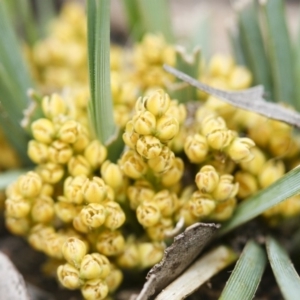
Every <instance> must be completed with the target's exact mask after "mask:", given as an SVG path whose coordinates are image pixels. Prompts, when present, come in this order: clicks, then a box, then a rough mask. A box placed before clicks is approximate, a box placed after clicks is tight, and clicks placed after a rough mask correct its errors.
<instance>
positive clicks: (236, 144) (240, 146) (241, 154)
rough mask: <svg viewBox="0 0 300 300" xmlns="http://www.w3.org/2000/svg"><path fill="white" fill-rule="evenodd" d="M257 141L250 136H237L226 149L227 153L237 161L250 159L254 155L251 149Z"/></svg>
mask: <svg viewBox="0 0 300 300" xmlns="http://www.w3.org/2000/svg"><path fill="white" fill-rule="evenodd" d="M254 146H255V143H254V142H253V141H252V140H251V139H249V138H239V137H238V138H235V139H234V140H233V141H232V143H231V144H230V145H229V147H228V148H227V149H226V153H227V154H228V155H229V157H230V158H231V159H232V160H234V161H235V162H241V161H245V162H247V161H250V160H252V159H253V155H252V153H251V151H250V149H251V148H252V147H254Z"/></svg>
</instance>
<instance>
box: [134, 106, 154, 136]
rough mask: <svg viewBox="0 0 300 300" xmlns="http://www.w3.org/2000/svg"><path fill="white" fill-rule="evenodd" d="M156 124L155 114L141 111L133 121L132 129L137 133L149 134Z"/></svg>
mask: <svg viewBox="0 0 300 300" xmlns="http://www.w3.org/2000/svg"><path fill="white" fill-rule="evenodd" d="M155 126H156V119H155V116H154V115H153V114H152V113H151V112H149V111H142V112H141V113H140V114H139V115H138V116H137V117H136V119H135V121H134V130H135V132H137V133H138V134H142V135H151V134H152V133H153V132H154V130H155Z"/></svg>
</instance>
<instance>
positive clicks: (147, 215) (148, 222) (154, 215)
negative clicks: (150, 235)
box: [136, 201, 161, 227]
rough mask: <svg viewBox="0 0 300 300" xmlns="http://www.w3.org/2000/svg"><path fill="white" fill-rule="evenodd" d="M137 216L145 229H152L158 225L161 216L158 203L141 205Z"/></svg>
mask: <svg viewBox="0 0 300 300" xmlns="http://www.w3.org/2000/svg"><path fill="white" fill-rule="evenodd" d="M136 216H137V219H138V221H139V223H140V224H142V225H143V226H144V227H150V226H154V225H155V224H157V223H158V221H159V219H160V217H161V214H160V210H159V208H158V205H157V203H155V202H153V201H150V202H143V203H142V204H141V205H139V207H138V208H137V210H136Z"/></svg>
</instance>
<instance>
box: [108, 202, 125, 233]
mask: <svg viewBox="0 0 300 300" xmlns="http://www.w3.org/2000/svg"><path fill="white" fill-rule="evenodd" d="M104 207H105V210H106V219H105V222H104V225H105V226H106V227H107V228H109V229H111V230H115V229H117V228H119V227H121V226H122V225H123V224H124V222H125V219H126V216H125V214H124V212H123V210H122V208H121V206H120V205H119V204H118V203H117V202H114V201H109V202H106V203H105V206H104Z"/></svg>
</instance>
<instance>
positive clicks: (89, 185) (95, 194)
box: [81, 176, 108, 203]
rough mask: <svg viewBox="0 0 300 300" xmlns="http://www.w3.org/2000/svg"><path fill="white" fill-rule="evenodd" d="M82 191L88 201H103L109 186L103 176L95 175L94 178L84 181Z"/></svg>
mask: <svg viewBox="0 0 300 300" xmlns="http://www.w3.org/2000/svg"><path fill="white" fill-rule="evenodd" d="M81 192H82V193H83V196H84V200H85V201H86V202H88V203H101V202H102V201H104V200H105V199H106V197H107V193H108V186H107V185H106V184H105V182H104V181H103V179H102V178H100V177H96V176H94V177H93V179H92V180H86V181H85V182H84V183H82V185H81Z"/></svg>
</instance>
